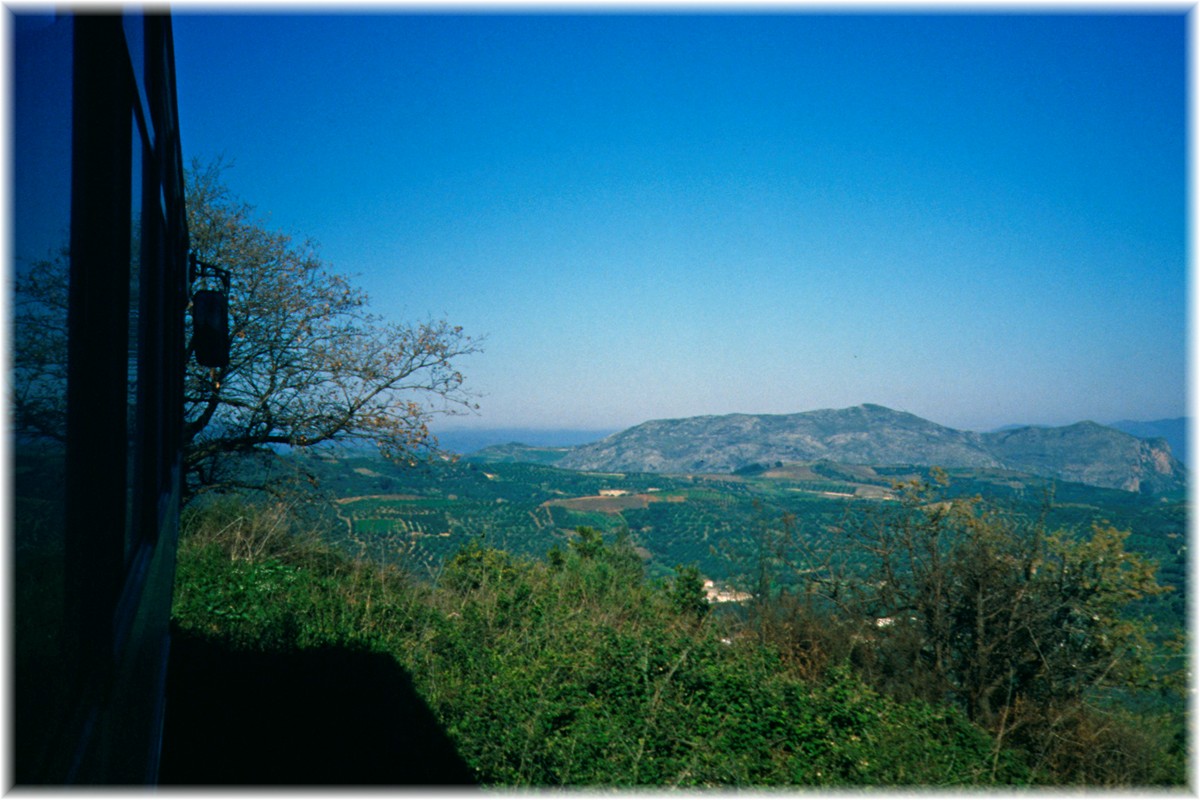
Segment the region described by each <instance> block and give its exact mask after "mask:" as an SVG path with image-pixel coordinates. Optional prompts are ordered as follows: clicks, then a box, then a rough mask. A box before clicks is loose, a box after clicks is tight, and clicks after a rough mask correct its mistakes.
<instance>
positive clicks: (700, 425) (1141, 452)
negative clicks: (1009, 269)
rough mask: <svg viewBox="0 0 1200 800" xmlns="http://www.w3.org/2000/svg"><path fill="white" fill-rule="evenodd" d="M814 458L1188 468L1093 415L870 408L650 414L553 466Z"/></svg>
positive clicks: (1105, 475)
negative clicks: (1026, 418) (948, 420)
mask: <svg viewBox="0 0 1200 800" xmlns="http://www.w3.org/2000/svg"><path fill="white" fill-rule="evenodd" d="M818 459H828V460H831V461H836V462H840V463H843V464H871V465H897V464H909V465H918V466H934V465H937V466H944V467H993V468H998V469H1011V470H1018V471H1023V472H1031V473H1034V474H1038V475H1046V476H1049V477H1055V478H1059V479H1061V480H1068V481H1076V482H1079V483H1086V484H1090V485H1093V486H1103V487H1106V488H1112V489H1124V490H1126V491H1135V492H1136V491H1141V492H1147V493H1152V494H1159V493H1167V492H1173V491H1178V490H1180V489H1182V487H1183V486H1184V481H1185V474H1186V470H1185V468H1184V467H1183V465H1182V464H1181V463H1180V462H1179V461H1178V460H1177V459H1175V458H1174V457H1173V456H1172V454H1171V451H1170V447H1169V446H1168V445H1167V443H1166V442H1165V441H1163V440H1149V441H1147V440H1143V439H1139V438H1137V437H1135V436H1133V435H1130V434H1128V433H1125V432H1123V431H1119V430H1116V429H1115V428H1110V427H1105V426H1103V425H1097V424H1095V423H1092V422H1081V423H1078V424H1075V425H1068V426H1065V427H1061V428H1043V427H1024V428H1016V429H1011V430H1003V431H996V432H992V433H976V432H973V431H960V430H955V429H954V428H947V427H945V426H943V425H938V424H937V423H934V422H930V421H929V420H925V419H922V418H920V417H917V416H915V415H913V414H908V413H904V412H901V411H893V410H892V409H890V408H884V407H883V406H877V405H862V406H855V407H854V408H845V409H836V410H835V409H826V410H821V411H808V412H804V413H800V414H729V415H725V416H707V417H690V418H687V419H672V420H655V421H652V422H646V423H643V424H641V425H637V426H635V427H633V428H629V429H628V430H625V431H621V432H619V433H615V434H613V435H611V436H608V437H606V438H604V439H601V440H600V441H598V442H593V443H591V444H585V445H580V446H578V447H573V448H571V449H570V450H569V451H568V452H567V454H566V455H565V456H564V457H563V458H562V459H561V460H558V461H557V462H556V463H557V466H560V467H565V468H568V469H578V470H589V471H607V472H662V473H690V472H733V471H734V470H737V469H740V468H742V467H746V466H749V465H751V464H771V463H774V462H776V461H782V462H784V463H787V462H807V461H816V460H818Z"/></svg>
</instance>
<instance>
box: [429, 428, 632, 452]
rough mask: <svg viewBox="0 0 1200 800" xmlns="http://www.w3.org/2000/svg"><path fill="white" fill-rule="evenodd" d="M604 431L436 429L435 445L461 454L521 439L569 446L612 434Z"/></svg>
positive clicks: (526, 441)
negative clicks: (438, 430) (436, 442)
mask: <svg viewBox="0 0 1200 800" xmlns="http://www.w3.org/2000/svg"><path fill="white" fill-rule="evenodd" d="M612 432H613V430H612V428H608V429H606V430H591V429H589V430H579V429H575V428H477V429H471V428H460V429H458V430H448V431H440V432H437V431H435V434H436V435H437V439H438V444H439V445H441V447H443V448H444V449H446V450H450V451H452V452H455V453H462V454H464V455H466V454H469V453H473V452H475V451H476V450H480V449H483V448H485V447H492V446H494V445H507V444H509V443H510V442H521V443H522V444H526V445H531V446H533V447H538V448H544V447H570V446H571V445H576V444H584V443H585V442H594V441H596V440H597V439H599V438H601V437H603V436H607V435H608V434H610V433H612Z"/></svg>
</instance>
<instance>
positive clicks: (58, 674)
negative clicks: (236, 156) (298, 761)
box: [7, 10, 188, 786]
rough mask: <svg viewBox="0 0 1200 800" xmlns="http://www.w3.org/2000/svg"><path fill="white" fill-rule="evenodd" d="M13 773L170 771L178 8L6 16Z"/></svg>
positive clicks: (152, 775) (46, 778) (179, 340)
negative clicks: (174, 26) (167, 692)
mask: <svg viewBox="0 0 1200 800" xmlns="http://www.w3.org/2000/svg"><path fill="white" fill-rule="evenodd" d="M7 13H8V14H9V27H10V32H11V41H10V44H11V51H10V52H11V55H10V58H11V61H10V67H11V75H12V82H11V87H12V103H13V108H12V115H11V120H12V129H11V133H12V137H11V141H12V143H13V146H12V163H11V169H12V172H11V175H12V187H13V194H12V212H13V216H12V231H13V237H12V240H11V242H10V247H11V248H12V249H11V251H10V253H9V263H10V275H9V280H10V289H11V291H12V294H11V295H10V298H11V306H10V308H11V313H10V328H9V333H10V337H11V338H10V348H11V349H10V371H9V382H10V385H9V412H10V417H9V440H10V448H11V458H10V468H11V471H12V472H11V477H10V490H11V498H12V503H11V507H10V515H11V531H12V533H11V538H10V548H11V549H10V551H9V555H10V561H9V563H10V565H11V566H10V572H9V576H10V596H9V598H10V603H11V605H10V609H11V612H10V613H11V618H10V626H9V630H10V634H9V636H10V638H9V644H10V654H11V664H10V684H9V687H8V691H9V692H10V695H9V696H10V699H11V702H10V704H9V708H10V718H9V724H10V726H11V727H10V734H11V736H10V753H9V757H10V759H11V762H10V763H11V768H12V769H11V773H10V780H11V781H12V782H13V783H15V784H16V785H19V786H20V785H32V784H52V785H59V784H71V783H79V784H93V785H95V784H110V785H112V784H116V785H120V784H143V783H148V782H153V781H155V780H156V778H157V771H158V760H159V752H160V747H161V733H162V720H163V713H164V709H163V698H164V686H165V680H166V665H167V657H168V653H169V637H168V624H169V615H170V604H171V591H172V582H173V579H174V562H175V547H176V537H177V534H178V520H179V502H180V485H181V484H180V480H181V478H180V447H181V439H180V434H181V430H182V413H183V411H182V409H183V403H182V392H183V372H184V360H185V357H186V342H185V331H184V327H185V317H186V310H187V297H188V295H187V292H188V284H187V277H188V274H187V252H188V237H187V225H186V216H185V213H184V186H183V170H182V158H181V152H180V137H179V128H178V115H177V107H176V96H175V74H174V52H173V41H172V34H171V21H170V18H169V17H168V16H166V15H157V14H141V13H126V14H114V13H104V14H85V13H79V14H71V13H62V14H54V15H44V14H29V13H24V12H13V11H11V10H10V11H8V12H7Z"/></svg>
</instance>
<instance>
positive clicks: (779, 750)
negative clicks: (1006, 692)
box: [175, 510, 1149, 787]
mask: <svg viewBox="0 0 1200 800" xmlns="http://www.w3.org/2000/svg"><path fill="white" fill-rule="evenodd" d="M243 513H244V514H246V516H247V518H250V517H253V516H255V514H253V513H251V512H248V511H245V510H243ZM191 527H192V529H193V531H192V532H191V533H190V534H189V535H188V536H186V537H185V538H184V539H183V541H182V543H181V548H180V559H179V568H178V577H177V588H176V602H175V619H176V625H177V626H179V627H180V628H182V629H185V630H190V631H195V632H199V633H205V634H207V635H209V636H217V637H222V638H223V639H225V640H226V641H228V642H230V643H232V644H235V645H237V646H240V647H244V648H259V649H270V650H274V651H288V650H294V649H300V648H312V647H318V646H321V645H324V644H329V643H334V644H348V645H353V646H355V647H360V648H366V649H370V650H373V651H376V652H383V653H388V654H390V655H391V656H392V657H394V658H395V659H396V660H397V661H398V662H399V663H400V664H401V665H402V666H403V667H404V668H405V669H406V670H407V671H408V672H409V674H411V676H412V678H413V682H414V684H415V686H416V688H417V690H418V691H419V692H420V694H421V695H422V697H423V698H424V700H425V702H426V703H428V705H429V706H430V708H431V709H432V710H433V711H434V713H435V715H436V716H437V717H438V719H439V720H440V722H441V724H442V725H443V726H444V727H445V729H446V731H447V732H448V733H449V735H450V737H451V739H452V740H453V741H454V742H455V745H456V747H457V748H458V750H459V752H460V754H461V755H462V757H463V758H464V759H465V760H466V761H467V763H468V764H469V765H470V766H471V767H472V768H473V769H474V771H475V774H476V775H477V777H478V778H479V779H480V780H481V781H482V782H484V783H486V784H492V785H503V786H554V785H575V786H584V785H586V786H662V787H665V786H795V785H805V786H852V785H922V786H965V785H1005V784H1007V785H1012V784H1024V783H1029V782H1043V781H1050V782H1054V781H1055V780H1056V776H1057V775H1058V774H1059V771H1060V770H1061V772H1062V774H1063V775H1065V776H1069V777H1067V778H1066V781H1067V782H1072V781H1077V780H1078V778H1079V777H1080V776H1086V777H1087V778H1089V779H1090V780H1091V781H1092V782H1099V783H1103V782H1105V781H1104V780H1099V779H1097V776H1096V774H1095V772H1094V771H1092V772H1089V771H1088V769H1082V768H1080V767H1079V766H1078V765H1072V764H1066V763H1065V762H1064V761H1063V759H1064V758H1065V756H1062V757H1059V756H1054V754H1033V753H1031V752H1030V751H1028V750H1020V749H1011V748H1009V747H1008V746H1007V744H1008V742H1003V743H1001V744H1004V745H1005V746H1001V744H997V742H998V739H997V738H995V737H993V736H990V735H989V734H988V733H987V732H986V731H985V730H984V729H983V728H981V727H979V726H977V725H975V724H973V723H971V722H970V721H968V719H967V717H966V716H965V714H964V713H963V712H962V711H961V710H960V709H958V708H955V707H951V706H944V705H936V704H931V703H929V702H927V701H926V700H922V699H909V700H902V699H896V698H893V697H889V696H887V695H885V694H882V693H881V692H880V691H879V690H877V689H873V688H871V687H870V686H869V685H867V684H866V683H865V682H864V680H863V678H862V677H861V676H860V675H859V673H858V672H857V671H856V670H855V669H854V668H853V666H852V660H851V659H850V658H847V657H841V656H839V655H838V654H837V653H835V652H833V649H832V648H830V653H829V657H828V658H825V659H823V660H822V661H821V663H820V664H815V663H807V664H805V665H803V668H801V666H800V665H799V663H798V661H797V659H796V658H795V656H794V653H792V652H791V651H789V648H787V647H784V646H781V645H782V643H784V642H785V641H786V637H780V636H770V637H760V636H756V635H749V632H748V630H747V629H746V628H745V627H744V625H743V624H742V623H738V622H736V621H734V620H732V619H731V618H730V617H729V615H717V614H712V613H708V614H705V613H703V609H702V608H700V607H699V606H698V605H697V604H696V602H695V601H696V590H697V586H696V583H697V580H698V577H699V576H698V574H697V573H695V571H694V570H690V569H687V568H681V569H679V570H677V575H676V578H675V579H674V580H673V581H667V582H664V583H662V584H661V585H659V584H652V583H650V582H648V581H647V580H645V579H644V577H643V575H642V571H641V562H640V559H639V558H638V557H637V555H636V554H635V552H634V551H633V548H632V546H631V545H630V543H629V542H628V541H625V540H618V541H616V542H612V541H605V540H604V539H603V538H602V537H601V536H600V535H599V534H598V533H596V532H595V531H591V530H589V529H581V530H580V531H578V532H577V534H576V535H575V536H574V537H573V538H572V540H571V542H570V544H569V546H568V547H567V548H566V549H565V550H564V549H557V550H555V551H554V552H552V553H551V554H550V555H549V556H548V557H547V559H545V560H528V559H523V558H518V557H514V556H512V555H510V554H509V553H506V552H502V551H498V550H494V549H490V548H487V547H484V546H483V545H482V544H480V543H478V542H475V543H472V544H471V545H469V546H467V547H465V548H464V549H463V550H461V551H460V552H459V553H458V555H457V556H456V557H454V558H453V559H451V560H450V562H449V563H448V564H447V565H446V567H445V569H444V570H443V572H442V574H441V575H440V576H439V579H438V581H437V582H436V584H433V585H431V584H428V583H424V582H418V581H414V580H410V579H408V578H407V577H406V576H404V575H403V574H402V573H401V572H400V571H399V570H397V569H395V568H394V567H392V568H388V567H381V566H378V565H370V564H367V563H364V562H361V561H353V560H350V559H347V558H344V557H341V556H339V555H336V554H335V553H333V552H332V551H329V550H327V549H325V548H323V547H322V546H321V545H319V544H316V543H314V542H311V541H310V542H307V543H305V544H303V546H296V545H295V542H296V541H297V540H296V539H295V538H294V537H292V538H289V539H288V540H287V541H288V542H290V544H288V545H286V546H285V545H284V543H283V541H282V540H273V542H271V543H266V544H261V545H255V544H254V542H253V541H250V540H248V538H247V537H248V536H249V535H250V534H249V533H248V531H251V530H259V531H274V530H277V528H273V527H272V526H269V525H267V526H262V525H260V526H259V527H258V528H252V527H248V526H247V525H242V526H241V527H238V526H232V525H230V521H229V519H228V512H227V511H226V512H223V515H218V514H214V515H212V516H210V517H209V518H208V521H207V523H206V521H205V520H204V519H203V518H196V519H195V520H193V524H192V525H191ZM264 535H266V534H264ZM271 535H272V536H273V535H274V534H271ZM775 630H776V631H780V630H783V628H776V629H775ZM298 702H302V700H298ZM397 724H398V725H399V724H403V720H397ZM1109 731H1111V728H1110V729H1109ZM1104 735H1105V734H1104V732H1099V731H1098V732H1097V737H1098V738H1097V741H1099V740H1100V739H1102V738H1103V736H1104ZM1013 741H1014V742H1015V741H1016V740H1013ZM1039 741H1042V740H1039ZM1148 744H1149V743H1143V745H1146V746H1148ZM1122 752H1124V753H1131V752H1132V750H1131V749H1130V748H1128V747H1125V748H1124V749H1123V750H1122ZM1035 756H1037V758H1035ZM398 757H402V754H398ZM1055 758H1057V759H1058V760H1057V761H1056V760H1055ZM1035 762H1036V763H1035ZM1060 762H1063V763H1060Z"/></svg>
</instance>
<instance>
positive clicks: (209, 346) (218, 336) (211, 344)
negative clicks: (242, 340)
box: [192, 289, 229, 367]
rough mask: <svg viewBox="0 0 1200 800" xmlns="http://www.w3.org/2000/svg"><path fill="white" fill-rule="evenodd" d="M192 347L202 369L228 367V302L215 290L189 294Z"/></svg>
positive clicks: (222, 294) (202, 290)
mask: <svg viewBox="0 0 1200 800" xmlns="http://www.w3.org/2000/svg"><path fill="white" fill-rule="evenodd" d="M192 347H193V349H194V350H195V353H196V361H197V362H198V363H199V364H200V365H201V366H204V367H224V366H227V365H228V364H229V300H228V299H227V298H226V296H225V294H224V293H222V292H218V291H216V290H215V289H201V290H200V291H198V292H196V293H195V294H193V295H192Z"/></svg>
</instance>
